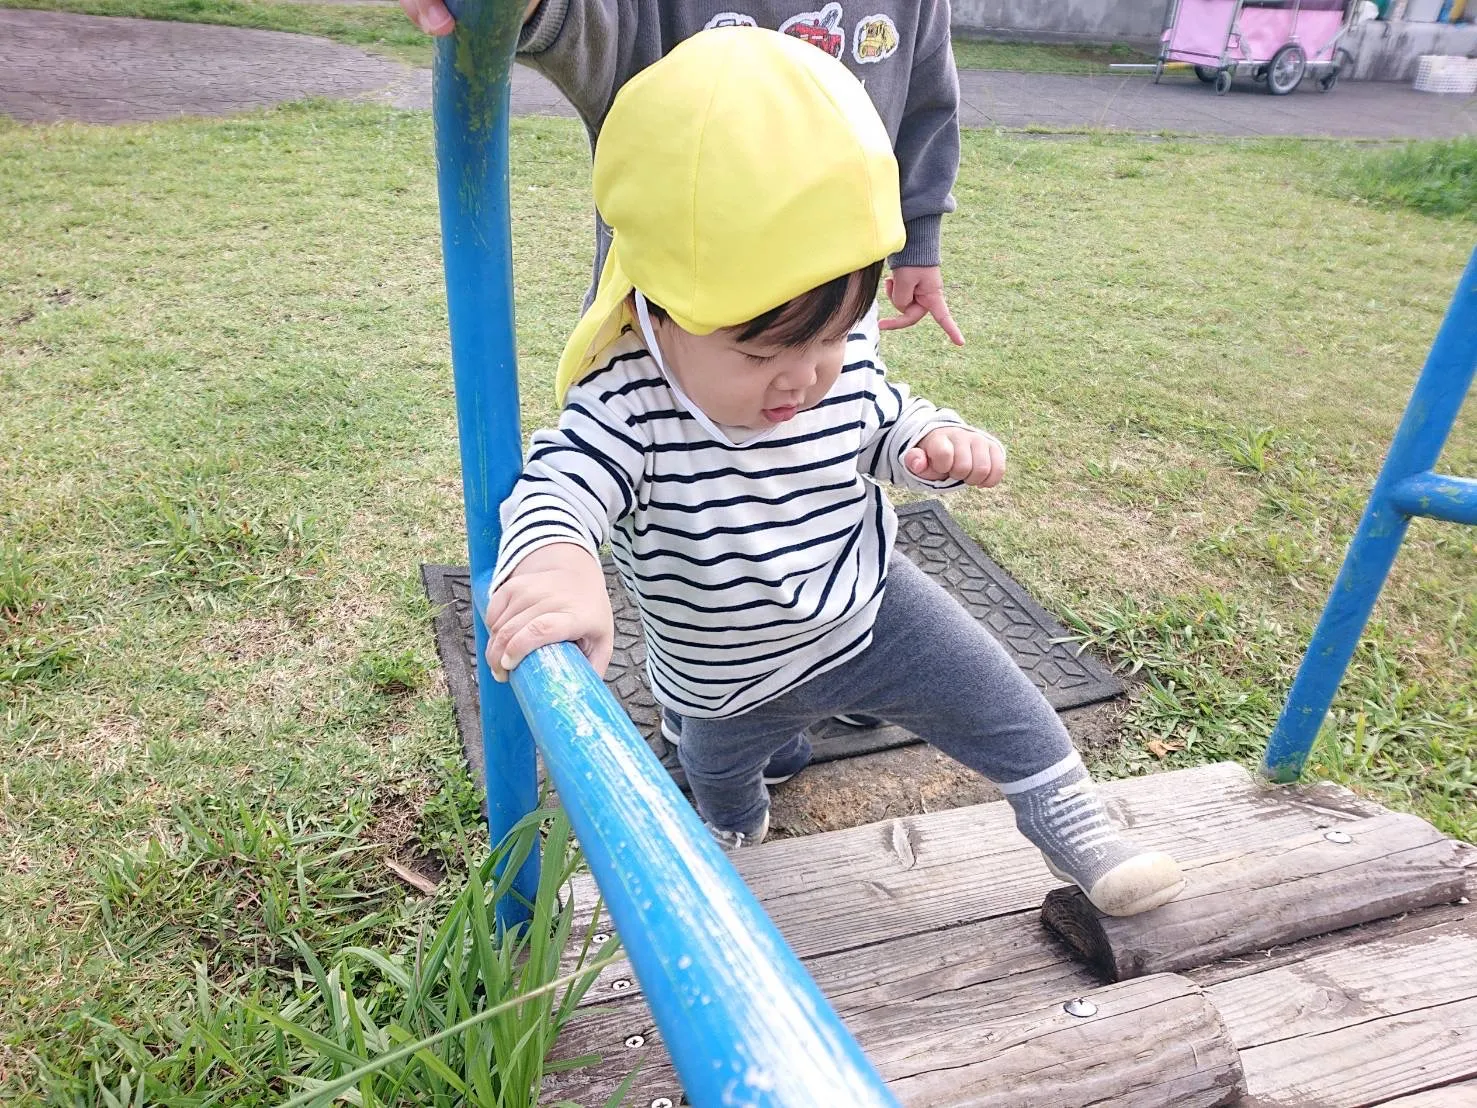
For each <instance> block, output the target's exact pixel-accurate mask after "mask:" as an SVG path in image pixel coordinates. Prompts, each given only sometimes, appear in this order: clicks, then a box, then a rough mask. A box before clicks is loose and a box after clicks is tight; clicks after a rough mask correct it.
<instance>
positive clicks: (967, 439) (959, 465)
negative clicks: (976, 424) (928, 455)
mask: <svg viewBox="0 0 1477 1108" xmlns="http://www.w3.org/2000/svg"><path fill="white" fill-rule="evenodd" d="M948 443H949V446H950V448H951V449H952V450H953V452H954V454H953V457H951V458H950V459H949V468H948V469H946V470H943V472H944V473H945V474H946V475H947V476H948V477H949V478H950V479H952V480H955V481H965V482H967V481H968V480H969V479H970V477H971V476H973V474H974V469H975V450H974V439H973V437H972V436H969V435H959V436H957V437H955V436H950V437H949V439H948ZM938 468H940V469H943V467H942V466H940V467H938Z"/></svg>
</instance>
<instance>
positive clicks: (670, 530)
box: [632, 489, 867, 542]
mask: <svg viewBox="0 0 1477 1108" xmlns="http://www.w3.org/2000/svg"><path fill="white" fill-rule="evenodd" d="M866 498H867V491H866V490H865V489H861V490H859V493H858V495H856V496H854V497H852V498H851V499H850V500H837V501H832V502H830V503H827V504H823V505H822V506H821V507H819V508H815V509H813V510H812V511H809V512H806V513H805V514H804V515H802V516H793V517H789V518H785V519H771V520H766V521H765V522H763V523H751V524H749V525H748V526H747V527H712V528H709V529H708V530H706V531H685V530H683V529H682V528H680V527H663V526H662V525H661V524H659V523H649V524H647V525H646V526H645V527H644V528H643V527H635V528H632V534H635V535H637V536H645V535H651V534H658V535H681V536H682V537H683V538H685V539H687V540H689V541H691V542H701V541H702V540H703V539H711V538H712V537H713V536H714V535H753V534H757V533H758V532H760V531H772V530H774V529H775V528H786V527H795V526H798V525H799V524H802V523H809V522H810V521H811V520H813V519H819V518H820V517H821V516H823V515H828V514H829V513H831V512H839V511H842V510H844V509H846V508H850V507H851V506H852V505H853V504H860V503H861V502H862V501H863V500H865V499H866Z"/></svg>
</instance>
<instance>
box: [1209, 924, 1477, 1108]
mask: <svg viewBox="0 0 1477 1108" xmlns="http://www.w3.org/2000/svg"><path fill="white" fill-rule="evenodd" d="M1206 993H1207V994H1208V995H1209V996H1210V998H1211V1000H1212V1001H1213V1002H1214V1003H1215V1005H1216V1007H1217V1008H1218V1009H1219V1010H1220V1013H1221V1016H1222V1018H1223V1019H1224V1020H1225V1023H1226V1027H1227V1029H1228V1031H1229V1032H1230V1035H1231V1038H1232V1039H1233V1040H1234V1041H1235V1043H1236V1045H1237V1046H1238V1047H1239V1048H1240V1049H1241V1061H1242V1064H1243V1066H1244V1067H1245V1069H1246V1080H1247V1085H1248V1086H1249V1089H1250V1096H1251V1103H1254V1104H1257V1105H1298V1106H1300V1108H1302V1106H1307V1105H1320V1106H1327V1108H1362V1106H1364V1105H1374V1104H1382V1103H1384V1102H1385V1101H1387V1100H1389V1099H1391V1098H1393V1097H1397V1096H1401V1095H1404V1094H1410V1093H1414V1092H1418V1091H1421V1090H1424V1089H1430V1088H1433V1087H1438V1086H1441V1085H1445V1084H1449V1083H1451V1082H1457V1081H1469V1080H1471V1079H1473V1078H1477V920H1471V919H1468V920H1464V921H1462V922H1460V923H1457V924H1449V925H1447V926H1445V927H1442V928H1428V929H1420V930H1415V931H1409V932H1406V933H1404V934H1402V935H1398V936H1395V937H1393V938H1387V939H1377V940H1374V941H1372V942H1366V943H1362V944H1360V945H1357V946H1352V947H1348V948H1345V949H1333V950H1329V951H1327V952H1325V953H1324V954H1321V955H1318V956H1316V957H1312V958H1308V959H1306V960H1304V961H1301V962H1297V963H1294V964H1290V965H1285V966H1282V967H1279V968H1276V969H1268V970H1265V971H1263V972H1261V973H1255V974H1250V975H1248V976H1245V977H1238V978H1235V979H1233V980H1230V981H1225V982H1222V983H1221V984H1218V985H1212V986H1211V987H1209V988H1208V989H1207V990H1206Z"/></svg>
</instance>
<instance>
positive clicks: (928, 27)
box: [888, 0, 959, 268]
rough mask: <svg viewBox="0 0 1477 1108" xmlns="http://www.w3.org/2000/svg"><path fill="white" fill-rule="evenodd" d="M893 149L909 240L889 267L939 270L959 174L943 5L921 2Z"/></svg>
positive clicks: (942, 1) (953, 74)
mask: <svg viewBox="0 0 1477 1108" xmlns="http://www.w3.org/2000/svg"><path fill="white" fill-rule="evenodd" d="M893 146H894V149H895V151H896V153H897V162H898V176H899V180H900V183H901V186H902V199H903V224H904V226H905V228H906V230H907V234H908V240H907V243H906V244H905V245H904V246H903V249H902V250H901V251H900V252H899V253H897V254H894V255H893V256H892V257H891V258H889V259H888V262H889V263H890V264H891V265H892V266H893V267H894V268H896V267H898V266H904V265H925V266H927V265H938V264H939V257H940V253H939V235H940V230H941V225H942V223H943V215H944V213H945V212H952V211H953V210H954V196H953V189H954V179H955V177H957V176H958V173H959V74H958V72H957V71H956V70H955V68H954V50H953V47H952V44H951V42H950V39H949V5H948V3H947V0H939V2H937V3H925V4H923V5H922V10H920V12H919V22H918V42H917V46H916V53H915V54H914V58H913V68H912V72H911V74H910V76H909V80H908V93H907V100H906V102H905V103H904V106H903V116H902V120H901V121H900V123H899V124H898V130H897V138H896V140H895V141H894V143H893Z"/></svg>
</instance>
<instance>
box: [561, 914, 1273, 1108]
mask: <svg viewBox="0 0 1477 1108" xmlns="http://www.w3.org/2000/svg"><path fill="white" fill-rule="evenodd" d="M1043 938H1044V936H1043ZM1067 968H1068V967H1067V966H1062V967H1061V969H1062V970H1066V969H1067ZM1063 977H1064V975H1060V974H1059V975H1058V978H1059V979H1058V980H1057V981H1056V982H1055V984H1056V985H1057V986H1058V988H1060V986H1061V985H1063V984H1068V985H1071V984H1077V985H1079V986H1080V985H1081V983H1080V982H1075V983H1074V982H1070V981H1066V980H1064V979H1062V978H1063ZM1014 980H1016V981H1017V982H1018V988H1017V990H1016V991H1015V994H1014V996H1013V997H1012V996H1010V995H1009V993H1008V989H1007V988H1006V986H1008V984H1009V981H1008V980H1002V981H1001V982H1000V984H1001V986H1002V987H1001V988H1000V989H998V990H987V991H985V992H983V993H981V992H980V991H977V990H965V991H964V995H963V996H961V997H959V998H958V999H955V1000H952V1002H951V1000H950V998H949V997H948V996H947V995H940V996H939V997H938V998H937V999H938V1001H939V1005H945V1006H948V1005H951V1007H949V1008H948V1010H943V1009H941V1008H939V1006H937V1005H936V1006H934V1007H935V1010H933V1011H928V1010H926V1009H921V1008H920V1007H919V1006H918V1005H916V1004H915V1005H911V1006H910V1005H899V1006H897V1007H896V1008H895V1009H894V1010H893V1013H894V1016H895V1019H894V1021H893V1022H892V1023H891V1024H878V1025H873V1026H870V1027H862V1028H857V1033H858V1039H859V1040H860V1041H861V1043H862V1045H863V1047H864V1048H865V1049H866V1050H867V1052H868V1055H869V1056H870V1057H871V1059H872V1061H873V1062H874V1063H875V1064H876V1066H877V1068H878V1071H879V1072H880V1073H881V1074H882V1076H883V1078H884V1079H886V1081H887V1083H888V1086H889V1088H891V1089H892V1091H893V1092H894V1093H895V1094H896V1095H897V1096H898V1098H899V1099H900V1100H901V1101H902V1102H903V1104H905V1105H908V1106H909V1108H914V1106H916V1108H956V1106H959V1108H962V1106H965V1105H969V1106H971V1108H986V1106H988V1108H1019V1106H1020V1105H1024V1104H1052V1105H1072V1104H1110V1103H1111V1104H1115V1105H1124V1106H1133V1108H1159V1106H1163V1108H1171V1106H1173V1108H1200V1106H1206V1108H1208V1106H1211V1105H1220V1104H1231V1103H1235V1101H1236V1100H1237V1098H1238V1097H1240V1096H1241V1095H1242V1094H1244V1093H1245V1091H1246V1090H1245V1083H1244V1080H1243V1077H1242V1070H1241V1062H1240V1058H1239V1056H1238V1054H1237V1052H1236V1048H1235V1045H1234V1044H1233V1043H1232V1042H1231V1039H1230V1037H1229V1036H1228V1035H1227V1033H1226V1028H1225V1023H1224V1021H1222V1019H1221V1017H1220V1014H1219V1013H1218V1012H1217V1011H1216V1008H1215V1005H1214V1004H1213V1003H1212V1002H1211V1001H1210V999H1209V997H1208V996H1207V995H1206V993H1205V992H1204V991H1203V990H1202V989H1201V988H1200V987H1199V986H1198V985H1196V984H1195V983H1194V982H1192V981H1189V980H1188V979H1186V978H1183V977H1180V976H1177V975H1173V974H1160V975H1156V976H1153V977H1145V978H1139V979H1138V980H1135V981H1129V982H1124V983H1121V984H1117V985H1108V986H1099V987H1097V988H1095V989H1093V988H1087V987H1078V988H1069V989H1067V990H1065V991H1056V992H1048V991H1047V987H1048V984H1049V981H1050V974H1049V973H1045V972H1041V971H1037V972H1028V973H1024V974H1021V975H1020V977H1019V978H1015V979H1014ZM992 994H993V995H992ZM1077 999H1081V1000H1085V1001H1087V1002H1088V1004H1089V1005H1090V1008H1089V1009H1084V1010H1085V1011H1090V1013H1091V1014H1089V1015H1081V1016H1078V1015H1071V1014H1069V1013H1068V1012H1067V1011H1066V1009H1065V1008H1064V1005H1065V1004H1066V1003H1067V1002H1068V1001H1072V1000H1077ZM1012 1000H1013V1002H1012ZM878 1014H881V1010H878ZM848 1022H849V1023H850V1022H851V1021H848ZM576 1030H577V1033H578V1038H579V1048H580V1050H581V1051H590V1052H593V1053H598V1054H600V1055H601V1056H602V1062H601V1063H600V1064H599V1065H597V1066H595V1067H593V1068H587V1069H577V1070H571V1071H567V1072H564V1073H558V1074H552V1075H550V1077H549V1078H547V1079H546V1080H545V1083H544V1088H543V1096H544V1099H545V1101H549V1102H551V1101H553V1100H556V1099H558V1100H564V1099H568V1100H570V1101H573V1102H575V1103H579V1104H598V1103H603V1101H604V1099H605V1097H606V1096H608V1095H609V1092H610V1090H611V1089H613V1088H614V1087H615V1086H616V1085H617V1084H618V1083H619V1082H620V1081H621V1079H622V1078H624V1077H625V1075H626V1074H628V1073H629V1072H630V1071H631V1070H632V1069H633V1068H635V1067H637V1066H638V1065H639V1066H640V1067H641V1069H640V1073H639V1074H638V1076H637V1078H636V1080H635V1083H634V1085H633V1087H632V1088H631V1090H630V1092H631V1095H630V1097H629V1098H628V1103H632V1104H650V1103H652V1102H653V1101H658V1100H662V1099H666V1100H670V1101H671V1102H672V1103H673V1104H679V1103H681V1102H682V1101H681V1086H680V1085H679V1084H678V1082H677V1078H676V1074H675V1073H674V1072H673V1070H672V1067H671V1064H670V1062H669V1061H668V1060H667V1058H666V1057H665V1051H664V1049H663V1045H662V1043H661V1041H660V1038H659V1036H658V1033H657V1031H656V1028H655V1026H654V1025H653V1024H652V1023H651V1018H650V1016H649V1015H648V1014H647V1013H646V1012H645V1010H644V1009H640V1008H633V1007H625V1008H623V1009H622V1010H619V1011H617V1010H608V1011H606V1012H603V1013H600V1014H598V1015H592V1016H590V1017H584V1018H581V1019H579V1020H577V1021H576V1022H575V1023H574V1024H573V1025H572V1026H571V1028H570V1031H576ZM565 1045H566V1047H568V1046H569V1044H565Z"/></svg>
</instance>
